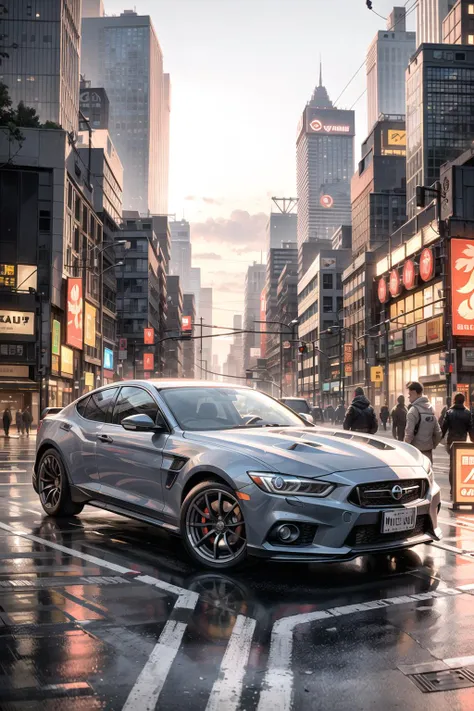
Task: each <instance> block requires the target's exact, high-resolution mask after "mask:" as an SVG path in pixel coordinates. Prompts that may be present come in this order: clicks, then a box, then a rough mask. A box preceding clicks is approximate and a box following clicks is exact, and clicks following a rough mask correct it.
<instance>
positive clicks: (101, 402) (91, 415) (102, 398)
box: [82, 388, 118, 422]
mask: <svg viewBox="0 0 474 711" xmlns="http://www.w3.org/2000/svg"><path fill="white" fill-rule="evenodd" d="M117 390H118V388H108V389H107V390H99V392H96V393H92V395H91V396H90V397H89V400H88V402H87V405H86V407H85V410H84V414H83V415H82V416H83V417H85V418H86V420H93V421H94V422H106V420H107V413H108V412H109V410H110V407H111V406H112V404H113V401H114V400H115V396H116V394H117Z"/></svg>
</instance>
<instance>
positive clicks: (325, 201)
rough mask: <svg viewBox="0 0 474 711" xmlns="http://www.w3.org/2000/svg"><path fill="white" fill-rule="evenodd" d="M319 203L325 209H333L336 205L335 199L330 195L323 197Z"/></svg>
mask: <svg viewBox="0 0 474 711" xmlns="http://www.w3.org/2000/svg"><path fill="white" fill-rule="evenodd" d="M319 202H320V203H321V205H322V206H323V207H332V206H333V205H334V199H333V198H332V197H331V196H330V195H321V198H320V200H319Z"/></svg>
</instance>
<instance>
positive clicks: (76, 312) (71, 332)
mask: <svg viewBox="0 0 474 711" xmlns="http://www.w3.org/2000/svg"><path fill="white" fill-rule="evenodd" d="M82 312H83V301H82V279H77V278H74V279H72V278H69V279H68V280H67V328H66V343H67V345H68V346H73V347H74V348H80V349H82V333H83V323H82V315H83V314H82Z"/></svg>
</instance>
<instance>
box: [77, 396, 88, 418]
mask: <svg viewBox="0 0 474 711" xmlns="http://www.w3.org/2000/svg"><path fill="white" fill-rule="evenodd" d="M89 399H90V398H89V397H83V398H82V400H79V402H78V403H77V405H76V410H77V411H78V413H79V414H80V415H81V417H85V414H84V413H85V411H86V407H87V404H88V402H89Z"/></svg>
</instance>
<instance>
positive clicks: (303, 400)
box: [281, 397, 306, 402]
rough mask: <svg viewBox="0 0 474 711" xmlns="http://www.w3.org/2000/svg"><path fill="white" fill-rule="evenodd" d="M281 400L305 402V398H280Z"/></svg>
mask: <svg viewBox="0 0 474 711" xmlns="http://www.w3.org/2000/svg"><path fill="white" fill-rule="evenodd" d="M281 399H282V400H301V402H306V398H305V397H282V398H281Z"/></svg>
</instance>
